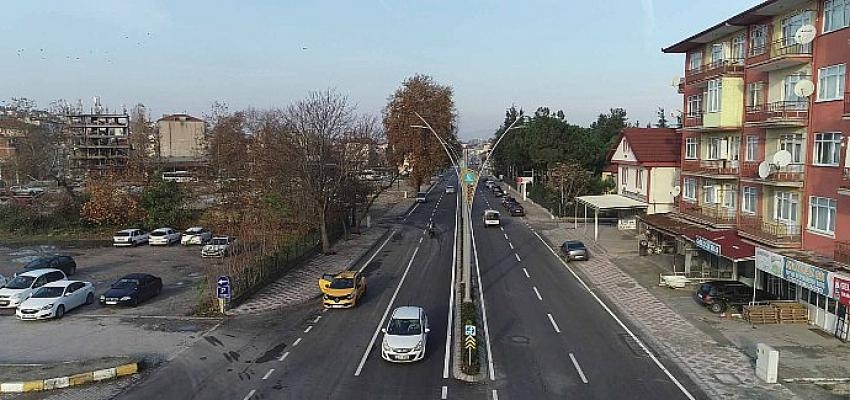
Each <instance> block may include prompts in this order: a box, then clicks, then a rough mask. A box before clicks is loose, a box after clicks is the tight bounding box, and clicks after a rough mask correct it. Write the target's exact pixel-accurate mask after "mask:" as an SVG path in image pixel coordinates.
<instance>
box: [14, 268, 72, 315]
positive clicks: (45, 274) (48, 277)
mask: <svg viewBox="0 0 850 400" xmlns="http://www.w3.org/2000/svg"><path fill="white" fill-rule="evenodd" d="M66 279H68V278H67V277H66V276H65V273H64V272H62V271H61V270H58V269H53V268H46V269H36V270H32V271H26V272H22V273H20V274H18V275H17V276H15V277H14V278H12V280H10V281H9V282H7V283H6V286H4V287H3V288H2V289H0V308H15V307H17V306H19V305H21V303H23V302H24V300H26V299H28V298H29V297H30V295H32V293H33V292H34V291H35V290H36V289H38V288H40V287H42V286H44V285H46V284H48V283H50V282H55V281H61V280H66Z"/></svg>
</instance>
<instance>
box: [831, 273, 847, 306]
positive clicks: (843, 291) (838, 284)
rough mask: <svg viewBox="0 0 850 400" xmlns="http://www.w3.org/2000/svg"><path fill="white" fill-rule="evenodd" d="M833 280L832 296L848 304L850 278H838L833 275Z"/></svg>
mask: <svg viewBox="0 0 850 400" xmlns="http://www.w3.org/2000/svg"><path fill="white" fill-rule="evenodd" d="M832 280H833V293H832V294H833V296H832V297H834V298H836V299H838V301H839V302H840V303H841V304H844V305H846V306H850V278H847V279H845V278H840V277H838V276H835V277H833V278H832Z"/></svg>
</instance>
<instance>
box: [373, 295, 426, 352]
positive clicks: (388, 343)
mask: <svg viewBox="0 0 850 400" xmlns="http://www.w3.org/2000/svg"><path fill="white" fill-rule="evenodd" d="M381 331H382V332H383V333H384V340H383V341H381V357H382V358H383V359H384V360H387V361H391V362H413V361H419V360H421V359H423V358H425V346H426V345H427V344H428V332H431V329H429V328H428V317H426V316H425V310H423V309H422V307H417V306H403V307H398V308H396V309H395V310H393V314H392V317H390V322H389V323H387V327H386V328H383V329H381Z"/></svg>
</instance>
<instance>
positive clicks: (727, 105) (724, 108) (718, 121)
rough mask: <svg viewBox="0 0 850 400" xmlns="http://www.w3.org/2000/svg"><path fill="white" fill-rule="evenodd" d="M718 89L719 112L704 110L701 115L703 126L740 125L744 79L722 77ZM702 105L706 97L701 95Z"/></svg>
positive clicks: (742, 110) (706, 99) (705, 102)
mask: <svg viewBox="0 0 850 400" xmlns="http://www.w3.org/2000/svg"><path fill="white" fill-rule="evenodd" d="M722 79H723V81H722V84H721V91H720V96H721V97H720V112H711V113H710V112H706V113H705V115H704V116H703V126H705V127H712V128H714V127H730V126H741V121H742V120H743V116H744V80H743V79H742V78H740V77H724V78H722ZM702 101H703V107H705V106H706V104H707V101H708V97H707V96H706V97H703V100H702Z"/></svg>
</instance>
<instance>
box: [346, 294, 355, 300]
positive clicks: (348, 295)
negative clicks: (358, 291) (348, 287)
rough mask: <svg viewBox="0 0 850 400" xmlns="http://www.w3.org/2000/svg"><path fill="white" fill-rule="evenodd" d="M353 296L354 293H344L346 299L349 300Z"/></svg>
mask: <svg viewBox="0 0 850 400" xmlns="http://www.w3.org/2000/svg"><path fill="white" fill-rule="evenodd" d="M353 298H354V293H349V294H347V295H345V299H346V300H351V299H353Z"/></svg>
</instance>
